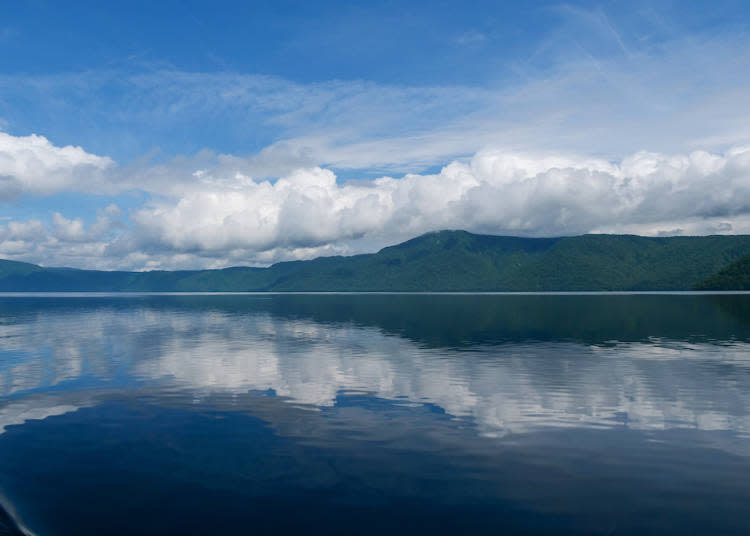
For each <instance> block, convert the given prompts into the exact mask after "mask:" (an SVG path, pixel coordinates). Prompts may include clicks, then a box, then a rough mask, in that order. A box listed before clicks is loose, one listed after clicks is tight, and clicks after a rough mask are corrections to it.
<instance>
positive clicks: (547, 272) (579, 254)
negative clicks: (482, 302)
mask: <svg viewBox="0 0 750 536" xmlns="http://www.w3.org/2000/svg"><path fill="white" fill-rule="evenodd" d="M746 255H749V256H750V236H745V235H743V236H703V237H659V238H652V237H642V236H633V235H583V236H575V237H561V238H519V237H509V236H490V235H476V234H471V233H467V232H465V231H441V232H436V233H430V234H426V235H423V236H420V237H417V238H414V239H412V240H409V241H407V242H404V243H402V244H398V245H395V246H391V247H387V248H384V249H382V250H381V251H379V252H378V253H373V254H366V255H355V256H351V257H321V258H318V259H314V260H311V261H295V262H284V263H278V264H275V265H273V266H270V267H268V268H242V267H237V268H227V269H224V270H195V271H175V272H168V271H152V272H107V271H91V270H71V269H63V268H41V267H39V266H35V265H32V264H26V263H19V262H12V261H0V291H163V292H168V291H177V292H182V291H565V290H568V291H584V290H691V289H693V288H696V287H697V286H699V285H701V288H730V287H723V286H722V285H724V284H725V282H728V281H729V280H728V279H721V277H723V276H721V274H723V273H725V272H726V270H729V269H730V268H731V267H732V266H735V265H734V264H732V263H735V261H738V260H740V259H743V260H742V261H740V262H739V263H738V264H740V263H742V262H744V263H745V264H744V265H742V266H745V268H750V259H748V257H744V256H746ZM737 270H740V269H739V268H737ZM732 273H734V272H732ZM744 273H745V274H748V273H750V270H748V269H746V270H745V271H744ZM714 274H715V275H714ZM717 278H719V279H717ZM744 281H745V284H746V285H747V286H746V287H742V288H750V278H748V277H746V278H745V280H744ZM707 282H713V283H712V284H713V285H714V286H705V285H707V284H708V283H707ZM727 284H728V283H727ZM716 285H718V286H716ZM731 288H739V287H731Z"/></svg>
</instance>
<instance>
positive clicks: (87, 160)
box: [0, 132, 114, 200]
mask: <svg viewBox="0 0 750 536" xmlns="http://www.w3.org/2000/svg"><path fill="white" fill-rule="evenodd" d="M113 165H114V162H113V160H112V159H110V158H108V157H102V156H97V155H93V154H89V153H87V152H86V151H84V150H83V149H82V148H81V147H73V146H70V145H69V146H66V147H57V146H55V145H53V144H52V143H51V142H50V141H49V140H48V139H47V138H45V137H44V136H37V135H35V134H32V135H30V136H12V135H10V134H6V133H4V132H0V200H3V199H8V198H13V197H15V196H17V195H19V194H21V193H32V194H37V195H49V194H53V193H56V192H60V191H79V192H96V191H101V190H102V187H103V186H104V185H105V184H106V182H105V181H104V179H103V177H102V172H103V171H104V170H106V169H108V168H111V167H112V166H113Z"/></svg>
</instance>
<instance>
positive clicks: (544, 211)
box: [132, 148, 750, 256]
mask: <svg viewBox="0 0 750 536" xmlns="http://www.w3.org/2000/svg"><path fill="white" fill-rule="evenodd" d="M203 178H204V180H205V181H208V182H206V183H205V184H208V183H209V182H210V172H206V174H205V175H204V177H203ZM748 216H750V149H747V148H735V149H732V150H730V151H728V152H726V153H724V154H711V153H707V152H703V151H696V152H693V153H690V154H686V155H675V156H669V155H662V154H657V153H649V152H639V153H636V154H634V155H631V156H629V157H627V158H625V159H623V160H622V161H621V162H618V163H612V162H609V161H606V160H601V159H591V158H582V157H575V156H564V155H560V156H556V155H525V154H517V153H511V152H505V151H488V152H482V153H479V154H477V155H475V156H474V157H473V158H472V159H471V160H470V161H468V162H459V161H456V162H453V163H451V164H449V165H447V166H446V167H444V168H443V169H442V170H441V171H440V172H439V173H436V174H430V175H417V174H411V175H406V176H404V177H402V178H392V177H381V178H378V179H374V180H368V181H348V182H344V183H339V182H337V181H336V177H335V175H334V174H333V173H332V172H331V171H330V170H325V169H321V168H312V169H301V170H298V171H296V172H294V173H292V174H290V175H288V176H286V177H284V178H281V179H279V180H277V181H275V182H272V181H268V180H263V181H255V180H253V179H252V178H250V177H245V176H241V175H240V176H238V177H237V179H236V181H235V182H234V183H233V184H232V185H231V187H230V186H229V185H227V184H226V183H223V182H222V183H221V186H215V187H213V188H210V189H205V190H202V189H196V190H194V191H192V192H190V193H188V194H186V195H184V196H181V197H179V198H176V199H164V200H160V201H155V202H152V203H151V204H150V205H149V206H147V207H144V208H141V209H139V210H137V211H135V212H134V213H133V214H132V220H133V221H134V223H135V226H136V232H137V233H138V236H139V240H141V246H142V247H150V248H155V249H163V250H171V251H187V252H203V253H206V254H209V255H217V256H218V255H221V254H222V253H223V252H227V251H233V250H245V251H248V252H254V251H255V252H257V251H266V250H269V249H273V248H279V247H282V248H288V249H295V248H300V247H315V246H321V245H325V244H331V243H340V242H342V241H357V240H366V239H370V240H374V241H376V242H382V243H387V242H389V241H394V240H399V239H403V238H407V237H410V236H414V235H416V234H420V233H423V232H427V231H432V230H436V229H445V228H464V229H469V230H473V231H479V232H491V233H506V234H520V235H528V236H550V235H560V234H579V233H586V232H601V231H608V230H612V231H618V232H622V231H627V230H629V229H637V230H638V232H640V233H642V234H651V235H656V234H660V233H661V234H664V233H665V231H670V230H678V229H680V230H681V231H679V232H676V233H675V234H679V233H680V232H684V231H685V230H689V231H692V232H694V233H695V234H704V233H705V232H717V231H723V232H727V231H732V230H734V231H742V230H743V229H746V228H747V227H746V223H745V222H746V220H747V217H748ZM732 222H734V225H733V223H732Z"/></svg>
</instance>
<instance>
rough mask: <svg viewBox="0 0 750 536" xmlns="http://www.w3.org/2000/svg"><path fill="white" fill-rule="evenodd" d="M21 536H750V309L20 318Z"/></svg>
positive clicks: (247, 305)
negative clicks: (475, 535)
mask: <svg viewBox="0 0 750 536" xmlns="http://www.w3.org/2000/svg"><path fill="white" fill-rule="evenodd" d="M0 503H2V506H3V508H4V510H5V511H4V512H1V511H0V534H3V533H14V532H13V531H14V530H16V529H14V528H13V527H12V524H13V522H12V521H11V520H12V519H15V520H16V523H18V524H22V525H24V526H25V527H26V529H27V530H28V531H29V532H30V533H33V534H38V535H40V536H42V535H74V534H75V535H81V534H235V533H239V534H259V533H260V534H264V533H272V534H300V533H303V532H304V533H323V534H393V533H406V534H413V533H427V534H434V533H452V534H458V533H468V532H474V533H492V534H498V533H506V534H602V535H605V534H680V535H684V534H712V535H718V534H748V533H750V509H748V508H747V504H748V503H750V296H748V295H721V296H708V295H603V296H602V295H600V296H597V295H594V296H570V295H562V296H538V295H530V296H487V295H475V296H472V295H454V296H448V295H412V296H407V295H235V296H226V295H225V296H220V295H214V296H205V295H204V296H116V297H103V296H83V297H82V296H78V297H59V296H47V297H44V296H42V297H7V296H6V297H0Z"/></svg>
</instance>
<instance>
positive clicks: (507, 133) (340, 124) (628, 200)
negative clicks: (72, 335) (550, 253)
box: [0, 1, 750, 269]
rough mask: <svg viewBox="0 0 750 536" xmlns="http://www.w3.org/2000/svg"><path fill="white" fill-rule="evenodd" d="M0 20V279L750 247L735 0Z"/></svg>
mask: <svg viewBox="0 0 750 536" xmlns="http://www.w3.org/2000/svg"><path fill="white" fill-rule="evenodd" d="M1 9H2V11H1V13H0V14H1V16H0V257H2V258H14V259H19V260H28V261H31V262H38V263H42V264H47V265H50V264H56V265H59V264H65V265H72V266H81V267H101V268H129V269H144V268H158V267H166V268H174V267H199V266H226V265H231V264H256V265H257V264H267V263H269V262H274V261H277V260H283V259H289V258H309V257H311V256H316V255H320V254H332V253H345V254H346V253H353V252H359V251H370V250H374V249H377V248H378V247H381V246H382V245H385V244H388V243H393V242H394V241H398V240H401V239H404V238H408V237H409V236H411V235H414V234H419V233H421V232H426V231H430V230H436V229H440V228H449V227H450V228H466V229H469V230H473V231H478V232H490V233H497V234H500V233H502V234H520V235H532V236H541V235H560V234H577V233H583V232H638V233H641V234H652V235H654V234H706V233H713V232H750V226H749V223H748V222H750V212H749V209H748V207H750V197H746V196H747V192H746V190H750V184H748V179H747V177H748V175H747V172H746V171H747V170H746V168H745V167H744V166H746V165H747V166H748V168H749V169H750V164H747V160H748V157H747V155H746V154H745V153H746V152H747V151H746V150H745V148H746V147H747V146H748V144H750V128H749V127H747V126H746V125H748V124H750V123H748V119H750V117H749V116H750V107H749V106H748V104H747V99H746V95H747V90H748V83H750V75H748V72H750V71H748V66H749V65H748V59H749V56H750V55H749V54H748V52H747V51H748V50H750V47H749V46H748V45H750V43H749V42H748V41H750V39H749V37H750V34H749V33H748V22H749V21H750V17H749V16H748V15H749V14H750V13H749V11H750V8H749V7H748V6H747V4H746V3H744V2H739V1H734V2H732V1H724V2H689V3H687V2H633V1H630V2H617V1H610V2H567V3H561V2H496V1H495V2H481V1H480V2H366V3H364V2H362V3H357V2H278V1H276V2H210V3H209V2H194V1H179V2H177V1H175V2H172V1H165V2H127V3H125V2H122V3H118V2H111V3H100V2H75V3H62V2H44V1H27V2H25V1H18V2H13V3H12V4H11V5H9V6H4V7H3V8H1ZM331 181H332V182H331ZM717 190H718V191H720V192H724V193H723V194H721V193H717Z"/></svg>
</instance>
